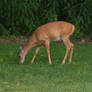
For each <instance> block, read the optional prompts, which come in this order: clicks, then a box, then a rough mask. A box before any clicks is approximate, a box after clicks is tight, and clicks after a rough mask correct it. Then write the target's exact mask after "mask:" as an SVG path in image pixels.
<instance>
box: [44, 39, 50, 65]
mask: <svg viewBox="0 0 92 92" xmlns="http://www.w3.org/2000/svg"><path fill="white" fill-rule="evenodd" d="M45 46H46V51H47V54H48V60H49V64H51V58H50V46H49V41H46V42H45Z"/></svg>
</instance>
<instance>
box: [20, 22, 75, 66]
mask: <svg viewBox="0 0 92 92" xmlns="http://www.w3.org/2000/svg"><path fill="white" fill-rule="evenodd" d="M74 29H75V27H74V25H73V24H71V23H68V22H64V21H56V22H50V23H48V24H45V25H42V26H40V27H38V28H37V29H36V30H35V31H34V32H33V34H32V36H31V37H29V40H28V42H27V43H26V44H25V45H24V46H23V47H21V50H20V52H19V64H22V63H23V62H24V60H25V56H26V54H27V53H28V51H29V50H30V49H31V48H33V47H34V46H37V48H36V51H35V53H34V56H33V58H32V60H31V64H32V63H33V62H34V59H35V57H36V55H37V53H38V51H39V50H40V48H41V46H42V45H45V47H46V51H47V54H48V61H49V64H51V58H50V41H56V40H60V39H61V38H62V40H63V42H64V44H65V46H66V53H65V56H64V59H63V61H62V64H65V60H66V59H67V55H68V53H69V51H70V56H69V62H71V60H72V53H73V48H74V45H73V44H72V43H71V42H70V40H69V37H70V35H71V34H72V33H73V32H74Z"/></svg>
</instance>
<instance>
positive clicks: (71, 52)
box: [69, 42, 74, 62]
mask: <svg viewBox="0 0 92 92" xmlns="http://www.w3.org/2000/svg"><path fill="white" fill-rule="evenodd" d="M70 44H71V48H70V55H69V62H71V61H72V54H73V49H74V44H73V43H71V42H70Z"/></svg>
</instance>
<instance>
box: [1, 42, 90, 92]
mask: <svg viewBox="0 0 92 92" xmlns="http://www.w3.org/2000/svg"><path fill="white" fill-rule="evenodd" d="M20 45H21V44H20V43H12V42H3V43H2V42H0V92H92V44H81V45H78V44H75V49H74V53H73V60H72V63H71V64H68V60H67V61H66V64H64V65H62V64H61V62H62V59H63V57H64V55H65V50H66V49H65V46H64V45H63V44H60V43H51V58H52V65H49V64H48V58H47V53H46V49H45V47H42V48H41V50H40V51H39V53H38V55H37V57H36V59H35V61H34V63H33V64H32V65H31V64H29V63H30V61H31V59H32V57H33V53H34V51H35V48H33V49H32V50H30V52H29V53H28V55H27V56H26V60H25V62H24V64H21V65H19V64H18V51H19V47H20Z"/></svg>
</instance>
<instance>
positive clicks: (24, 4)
mask: <svg viewBox="0 0 92 92" xmlns="http://www.w3.org/2000/svg"><path fill="white" fill-rule="evenodd" d="M91 18H92V0H1V1H0V24H2V25H3V26H4V27H5V29H7V30H8V34H9V35H31V34H32V32H33V31H34V30H35V29H36V28H37V27H38V26H40V25H43V24H45V23H47V22H50V21H57V20H64V21H68V22H71V23H73V24H74V25H75V26H76V31H75V33H74V35H73V38H74V39H76V38H80V37H82V36H91V37H92V35H90V34H92V31H91V25H92V21H91ZM0 31H1V30H0ZM0 33H1V32H0ZM5 34H6V33H5Z"/></svg>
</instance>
